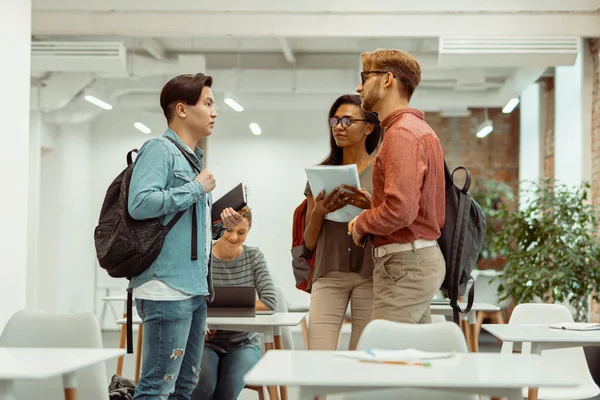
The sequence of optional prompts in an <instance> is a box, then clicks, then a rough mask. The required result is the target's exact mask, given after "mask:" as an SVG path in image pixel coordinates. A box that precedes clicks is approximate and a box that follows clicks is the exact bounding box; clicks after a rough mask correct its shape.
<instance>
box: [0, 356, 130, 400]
mask: <svg viewBox="0 0 600 400" xmlns="http://www.w3.org/2000/svg"><path fill="white" fill-rule="evenodd" d="M124 353H125V350H123V349H71V348H36V347H31V348H23V347H0V399H2V400H15V399H16V397H15V393H14V390H15V389H14V381H15V380H21V379H47V378H51V377H54V376H58V375H62V378H63V386H64V388H65V395H66V397H67V398H68V399H72V400H75V399H77V382H76V381H75V372H76V371H77V370H80V369H82V368H85V367H88V366H90V365H93V364H96V363H100V362H104V361H106V360H110V359H113V358H117V357H119V356H120V355H122V354H124Z"/></svg>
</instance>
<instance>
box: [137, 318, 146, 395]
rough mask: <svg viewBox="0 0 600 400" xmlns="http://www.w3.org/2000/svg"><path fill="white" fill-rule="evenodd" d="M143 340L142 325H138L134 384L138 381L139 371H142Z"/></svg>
mask: <svg viewBox="0 0 600 400" xmlns="http://www.w3.org/2000/svg"><path fill="white" fill-rule="evenodd" d="M143 338H144V325H143V324H140V325H139V328H138V338H137V347H136V350H135V351H136V354H135V383H136V384H137V383H138V380H139V379H140V371H141V370H142V345H143V341H144V340H143Z"/></svg>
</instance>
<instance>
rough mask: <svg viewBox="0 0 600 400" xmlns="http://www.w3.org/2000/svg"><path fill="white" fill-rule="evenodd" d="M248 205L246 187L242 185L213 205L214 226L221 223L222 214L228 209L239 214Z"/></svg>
mask: <svg viewBox="0 0 600 400" xmlns="http://www.w3.org/2000/svg"><path fill="white" fill-rule="evenodd" d="M246 204H247V200H246V190H245V188H244V185H243V184H241V183H240V184H239V185H237V186H236V187H234V188H233V189H231V190H230V191H229V192H227V193H226V194H225V195H223V196H222V197H221V198H219V200H217V201H215V202H214V203H213V205H212V211H211V220H212V224H213V225H216V224H218V223H220V222H221V213H222V212H223V210H224V209H226V208H227V207H231V208H233V209H234V210H235V211H238V212H239V211H240V210H241V209H242V208H244V207H246Z"/></svg>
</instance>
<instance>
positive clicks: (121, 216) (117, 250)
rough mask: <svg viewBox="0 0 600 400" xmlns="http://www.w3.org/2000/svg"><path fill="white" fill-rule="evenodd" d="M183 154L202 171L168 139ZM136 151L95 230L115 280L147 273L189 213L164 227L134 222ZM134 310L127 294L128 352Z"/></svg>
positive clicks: (100, 254) (102, 261)
mask: <svg viewBox="0 0 600 400" xmlns="http://www.w3.org/2000/svg"><path fill="white" fill-rule="evenodd" d="M167 139H169V140H170V141H171V142H173V144H175V145H176V146H177V148H178V149H179V150H180V151H181V152H182V153H183V155H184V156H185V157H186V159H187V160H188V161H189V163H190V164H191V165H192V168H194V169H195V170H196V171H197V172H198V173H200V172H201V171H200V167H199V166H198V165H197V164H196V161H195V160H194V159H193V158H192V157H191V156H190V155H189V154H188V152H187V151H186V150H185V149H183V147H181V145H180V144H179V143H177V142H176V141H175V140H173V139H171V138H169V137H167ZM137 152H138V150H137V149H134V150H131V151H130V152H129V153H127V168H125V169H124V170H123V171H122V172H121V173H120V174H119V175H118V176H117V177H116V178H115V180H114V181H113V182H112V183H111V184H110V186H109V187H108V190H107V191H106V195H105V197H104V202H103V203H102V209H101V210H100V217H99V219H98V226H96V229H95V230H94V244H95V246H96V257H97V258H98V263H99V264H100V267H102V268H103V269H105V270H106V272H107V273H108V275H110V276H111V277H113V278H127V279H131V278H132V277H134V276H137V275H139V274H141V273H142V272H144V271H145V270H146V269H148V268H149V267H150V265H152V263H153V262H154V260H155V259H156V257H158V255H159V253H160V251H161V249H162V246H163V243H164V240H165V237H166V236H167V234H168V233H169V231H170V230H171V228H173V226H175V224H176V223H177V222H178V221H179V219H181V217H182V216H183V214H185V212H186V211H187V210H183V211H180V212H178V213H177V214H175V216H174V217H173V218H172V219H171V220H170V221H169V223H168V224H167V225H163V224H162V223H161V220H160V219H159V218H152V219H146V220H135V219H133V218H131V216H130V215H129V210H128V199H129V184H130V182H131V175H132V174H133V168H134V166H135V163H134V162H133V159H132V156H133V153H137ZM192 210H193V212H192V259H196V258H195V257H197V241H195V240H193V239H195V238H196V237H197V230H198V227H197V223H196V222H197V217H196V207H195V204H194V205H193V206H192ZM132 308H133V299H132V293H131V291H130V290H128V291H127V352H128V353H132V352H133V345H132V343H133V342H132V339H133V338H132V321H131V314H132Z"/></svg>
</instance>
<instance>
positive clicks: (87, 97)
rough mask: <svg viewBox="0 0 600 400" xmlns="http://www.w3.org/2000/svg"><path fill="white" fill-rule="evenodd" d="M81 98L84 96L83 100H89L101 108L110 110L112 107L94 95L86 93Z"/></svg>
mask: <svg viewBox="0 0 600 400" xmlns="http://www.w3.org/2000/svg"><path fill="white" fill-rule="evenodd" d="M83 98H84V100H86V101H89V102H90V103H92V104H93V105H95V106H98V107H100V108H103V109H105V110H112V108H113V106H111V105H110V104H108V103H107V102H105V101H102V100H100V99H99V98H97V97H94V96H92V95H89V94H88V95H85V96H84V97H83Z"/></svg>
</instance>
